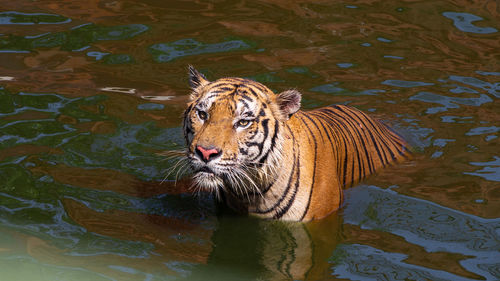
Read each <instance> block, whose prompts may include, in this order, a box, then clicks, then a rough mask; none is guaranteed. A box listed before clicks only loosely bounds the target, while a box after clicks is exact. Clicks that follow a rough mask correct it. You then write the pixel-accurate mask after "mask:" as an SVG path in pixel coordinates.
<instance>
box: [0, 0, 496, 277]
mask: <svg viewBox="0 0 500 281" xmlns="http://www.w3.org/2000/svg"><path fill="white" fill-rule="evenodd" d="M0 7H2V9H1V11H0V280H290V279H295V280H337V279H343V280H345V279H349V280H406V279H408V280H498V279H500V255H499V252H500V215H499V214H500V207H499V206H500V183H499V182H500V155H499V152H500V146H499V140H500V139H499V138H498V136H499V132H500V122H499V121H500V115H499V112H500V107H499V101H498V99H499V97H500V66H499V61H500V52H499V50H500V44H499V41H498V38H499V36H500V33H499V32H500V31H499V30H500V23H499V22H500V6H499V5H498V4H497V3H496V2H494V1H487V2H484V1H476V2H471V3H464V2H461V1H452V0H449V1H354V2H340V3H337V2H335V1H333V2H332V1H292V2H291V1H248V2H235V1H217V2H190V1H189V2H188V1H168V2H162V1H152V0H151V1H141V2H137V1H121V2H118V1H100V2H88V3H87V2H86V3H83V2H79V1H63V2H61V1H34V2H33V1H22V2H18V1H5V0H4V1H0ZM188 64H192V65H194V66H195V67H197V68H198V69H199V70H200V71H202V72H203V73H205V74H206V76H207V77H208V78H209V79H216V78H219V77H223V76H240V77H248V78H251V79H255V80H257V81H260V82H262V83H265V84H266V85H268V86H269V87H270V88H272V89H273V90H275V91H282V90H286V89H288V88H296V89H298V90H300V91H301V92H302V93H303V101H302V104H303V107H304V108H307V109H310V108H316V107H320V106H323V105H328V104H333V103H337V104H349V105H352V106H356V107H358V108H360V109H362V110H364V111H366V112H370V114H372V115H373V116H375V117H377V118H380V119H382V120H385V121H386V122H387V123H390V124H392V126H393V127H394V128H396V129H397V130H398V131H399V132H400V133H401V134H403V135H405V137H406V138H407V139H408V140H409V141H410V142H411V144H412V145H413V148H414V150H415V157H414V159H413V160H412V161H409V162H407V163H403V164H401V165H398V166H396V167H391V168H389V169H386V170H385V171H383V172H381V173H379V174H378V175H375V176H372V177H370V178H369V179H367V180H366V181H364V182H363V183H362V184H360V185H358V186H357V187H354V188H351V189H349V190H348V191H347V192H346V202H345V205H344V206H343V208H342V209H341V210H339V211H338V212H336V213H334V214H332V215H331V216H329V217H328V218H326V219H324V220H321V221H315V222H311V223H307V224H301V223H283V222H273V221H262V220H257V219H253V218H245V217H241V216H234V215H231V214H229V213H227V212H225V211H224V210H222V211H220V209H218V208H216V206H215V204H214V202H213V200H212V198H210V197H209V196H200V197H195V196H193V195H192V194H190V193H189V191H188V190H187V188H186V184H185V182H184V181H182V180H181V181H180V182H178V183H177V184H176V185H174V184H173V181H172V180H173V179H174V178H175V173H174V174H172V175H170V176H169V179H168V180H167V181H166V182H165V183H163V184H162V183H161V181H162V180H163V179H164V177H165V175H166V174H167V173H168V171H169V170H170V169H171V168H172V167H173V165H174V161H169V160H165V157H163V156H161V155H159V154H158V153H159V152H162V151H168V150H172V149H178V148H181V147H182V146H183V137H182V133H181V130H180V123H181V115H182V111H183V109H184V106H185V104H186V102H187V100H188V98H187V95H188V86H187V65H188Z"/></svg>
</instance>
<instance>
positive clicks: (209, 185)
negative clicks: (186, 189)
mask: <svg viewBox="0 0 500 281" xmlns="http://www.w3.org/2000/svg"><path fill="white" fill-rule="evenodd" d="M193 184H194V186H195V187H196V188H197V189H199V190H201V191H206V192H211V193H215V194H216V195H218V194H219V190H220V189H221V188H223V187H224V181H223V180H222V178H221V177H220V176H218V175H216V174H214V173H211V172H205V171H199V172H197V173H195V174H194V176H193Z"/></svg>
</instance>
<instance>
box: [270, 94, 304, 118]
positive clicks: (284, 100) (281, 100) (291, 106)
mask: <svg viewBox="0 0 500 281" xmlns="http://www.w3.org/2000/svg"><path fill="white" fill-rule="evenodd" d="M301 98H302V95H301V94H300V92H299V91H297V90H287V91H284V92H281V93H279V94H278V96H277V98H276V101H277V102H278V106H279V108H280V111H281V113H283V115H284V116H286V117H287V118H289V117H290V116H291V115H292V114H294V113H295V112H297V111H298V110H299V109H300V100H301Z"/></svg>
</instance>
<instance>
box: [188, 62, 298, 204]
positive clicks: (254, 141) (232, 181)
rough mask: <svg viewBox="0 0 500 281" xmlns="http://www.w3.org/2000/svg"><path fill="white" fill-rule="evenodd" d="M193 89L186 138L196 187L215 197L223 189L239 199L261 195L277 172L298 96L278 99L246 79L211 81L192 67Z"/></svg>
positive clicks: (283, 96) (278, 96)
mask: <svg viewBox="0 0 500 281" xmlns="http://www.w3.org/2000/svg"><path fill="white" fill-rule="evenodd" d="M190 84H191V87H192V93H191V101H190V103H189V104H188V108H187V109H186V111H185V113H184V135H185V138H186V143H187V157H188V160H189V163H190V166H191V168H192V169H193V171H194V173H195V174H194V177H193V179H194V183H195V185H196V186H197V187H198V188H200V189H203V190H207V191H212V192H215V193H216V194H218V193H219V191H220V190H221V189H224V190H225V191H232V192H233V194H235V195H238V196H244V195H248V194H250V193H259V192H260V187H261V186H262V185H263V183H264V182H266V181H268V179H269V178H270V177H272V176H273V174H275V172H276V167H277V164H278V162H279V160H280V159H281V153H282V151H281V138H282V137H281V132H280V131H281V130H282V127H283V124H284V122H286V120H287V119H288V117H289V115H290V114H293V112H295V111H297V110H298V107H300V94H298V92H296V91H287V92H284V93H285V94H280V95H276V94H274V93H273V92H272V91H271V90H269V89H268V88H267V87H265V86H264V85H262V84H260V83H258V82H255V81H251V80H247V79H242V78H222V79H219V80H216V81H214V82H209V81H208V80H206V79H205V78H204V77H203V75H201V74H200V73H199V72H198V71H196V70H195V69H193V68H190ZM289 92H293V93H296V94H295V95H292V94H290V93H289ZM297 97H298V100H297ZM294 102H295V108H291V107H292V106H293V105H292V103H294ZM292 111H293V112H292ZM226 189H230V190H226Z"/></svg>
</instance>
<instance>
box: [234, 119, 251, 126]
mask: <svg viewBox="0 0 500 281" xmlns="http://www.w3.org/2000/svg"><path fill="white" fill-rule="evenodd" d="M250 122H251V121H250V120H246V119H241V120H240V121H238V122H237V123H236V126H238V127H246V126H248V125H249V124H250Z"/></svg>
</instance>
